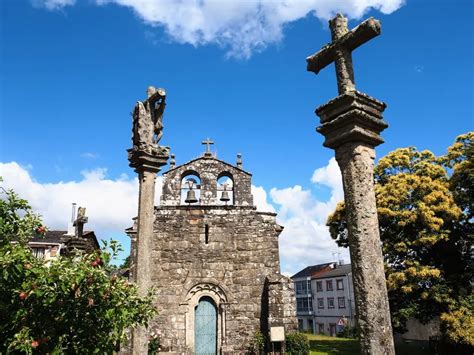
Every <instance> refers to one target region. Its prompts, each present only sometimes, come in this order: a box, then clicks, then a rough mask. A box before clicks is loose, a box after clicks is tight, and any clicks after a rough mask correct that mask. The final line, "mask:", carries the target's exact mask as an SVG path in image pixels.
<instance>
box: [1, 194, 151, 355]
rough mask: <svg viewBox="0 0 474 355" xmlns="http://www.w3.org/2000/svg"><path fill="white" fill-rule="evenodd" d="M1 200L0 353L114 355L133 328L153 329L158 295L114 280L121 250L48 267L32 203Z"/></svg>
mask: <svg viewBox="0 0 474 355" xmlns="http://www.w3.org/2000/svg"><path fill="white" fill-rule="evenodd" d="M1 193H2V195H1V196H0V315H1V316H0V334H1V337H0V353H2V354H5V353H27V354H32V353H50V354H62V353H71V354H74V353H87V354H94V353H101V354H104V353H108V354H109V353H112V352H113V351H114V350H117V349H118V347H119V345H120V344H124V343H125V342H126V341H127V334H128V332H127V329H129V328H132V327H135V326H139V325H145V326H146V325H147V321H148V320H149V319H150V318H151V317H152V316H153V315H154V314H155V308H154V307H153V295H152V293H151V292H150V293H149V294H148V295H146V296H144V297H140V296H139V295H138V290H137V287H136V286H135V285H134V284H131V283H129V282H128V281H127V280H126V279H124V278H122V277H119V276H112V273H111V271H112V270H113V269H114V267H113V266H112V265H111V261H112V259H113V258H114V257H115V256H116V255H117V253H118V252H119V251H120V246H119V245H118V244H117V243H116V242H113V241H111V242H110V243H108V244H107V243H104V248H103V250H102V251H101V252H96V253H93V254H78V255H75V256H74V257H59V258H57V260H53V261H48V262H45V261H44V260H40V259H38V258H36V257H34V256H33V254H32V252H31V250H30V249H29V248H28V244H27V243H28V239H29V238H30V237H31V236H32V235H34V234H35V233H36V234H44V232H45V228H44V227H43V226H42V222H41V219H40V217H39V216H38V215H36V214H35V213H33V212H32V209H31V207H30V206H29V205H28V202H27V201H26V200H23V199H20V198H19V197H18V196H17V195H16V194H15V193H14V192H13V191H11V190H8V191H7V190H4V189H2V192H1Z"/></svg>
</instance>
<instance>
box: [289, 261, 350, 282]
mask: <svg viewBox="0 0 474 355" xmlns="http://www.w3.org/2000/svg"><path fill="white" fill-rule="evenodd" d="M332 265H335V267H334V268H333V267H332ZM351 271H352V270H351V264H345V265H338V264H337V263H335V262H332V263H326V264H319V265H312V266H308V267H306V268H304V269H303V270H301V271H299V272H297V273H296V274H294V275H293V276H291V278H292V279H298V278H302V277H311V279H325V278H329V277H337V276H342V275H347V274H348V273H350V272H351Z"/></svg>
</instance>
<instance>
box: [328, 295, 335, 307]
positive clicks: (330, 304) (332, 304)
mask: <svg viewBox="0 0 474 355" xmlns="http://www.w3.org/2000/svg"><path fill="white" fill-rule="evenodd" d="M328 308H334V297H328Z"/></svg>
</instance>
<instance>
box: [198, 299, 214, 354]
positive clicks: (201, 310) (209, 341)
mask: <svg viewBox="0 0 474 355" xmlns="http://www.w3.org/2000/svg"><path fill="white" fill-rule="evenodd" d="M194 344H195V354H196V355H215V354H216V353H217V307H216V305H215V303H214V301H213V300H212V298H211V297H207V296H204V297H202V298H201V299H200V300H199V303H198V305H197V306H196V308H195V311H194Z"/></svg>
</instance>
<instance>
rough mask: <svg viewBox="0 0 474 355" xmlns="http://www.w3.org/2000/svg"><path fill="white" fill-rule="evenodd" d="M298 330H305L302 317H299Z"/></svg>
mask: <svg viewBox="0 0 474 355" xmlns="http://www.w3.org/2000/svg"><path fill="white" fill-rule="evenodd" d="M298 330H299V331H300V332H302V331H303V320H302V319H298Z"/></svg>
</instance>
